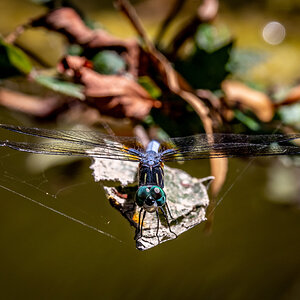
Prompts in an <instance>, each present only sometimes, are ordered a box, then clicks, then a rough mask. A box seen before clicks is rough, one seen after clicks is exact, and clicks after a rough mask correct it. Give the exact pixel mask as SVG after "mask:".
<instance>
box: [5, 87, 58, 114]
mask: <svg viewBox="0 0 300 300" xmlns="http://www.w3.org/2000/svg"><path fill="white" fill-rule="evenodd" d="M63 103H64V101H62V99H60V98H58V97H49V98H40V97H35V96H29V95H25V94H22V93H18V92H15V91H11V90H8V89H5V88H0V104H1V105H3V106H5V107H7V108H9V109H13V110H17V111H20V112H23V113H26V114H30V115H33V116H36V117H46V116H49V115H50V114H51V113H53V112H54V111H55V110H57V109H58V108H60V107H61V106H62V105H63Z"/></svg>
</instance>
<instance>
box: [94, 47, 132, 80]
mask: <svg viewBox="0 0 300 300" xmlns="http://www.w3.org/2000/svg"><path fill="white" fill-rule="evenodd" d="M92 62H93V66H94V70H95V71H97V72H99V73H101V74H106V75H111V74H120V73H123V72H124V71H125V68H126V63H125V62H124V60H123V59H122V58H121V56H120V55H119V54H118V53H117V52H115V51H109V50H104V51H100V52H98V53H97V54H96V55H95V56H93V58H92Z"/></svg>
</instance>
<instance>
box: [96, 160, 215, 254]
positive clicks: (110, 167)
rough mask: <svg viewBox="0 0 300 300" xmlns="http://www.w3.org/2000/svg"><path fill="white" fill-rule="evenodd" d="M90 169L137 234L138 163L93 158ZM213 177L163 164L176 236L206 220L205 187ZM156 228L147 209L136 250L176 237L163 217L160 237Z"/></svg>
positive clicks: (148, 247) (172, 223)
mask: <svg viewBox="0 0 300 300" xmlns="http://www.w3.org/2000/svg"><path fill="white" fill-rule="evenodd" d="M91 169H92V170H93V176H94V178H95V181H101V182H102V184H103V185H104V191H105V194H106V197H107V198H108V200H109V201H110V203H111V205H112V206H113V207H114V208H116V209H117V210H118V211H119V212H120V213H121V214H122V215H123V216H124V217H125V218H126V219H127V220H128V221H129V223H130V224H131V225H132V226H134V227H135V228H136V235H137V233H138V222H139V208H138V207H137V206H136V204H135V201H134V199H135V193H136V191H137V170H138V164H137V163H135V162H126V161H123V162H120V161H112V160H105V159H95V160H94V163H93V164H92V165H91ZM120 174H122V176H120ZM212 180H213V177H212V176H209V177H206V178H201V179H198V178H193V177H191V176H190V175H188V174H187V173H186V172H184V171H182V170H179V169H174V168H169V167H165V188H164V190H165V192H166V195H167V199H168V206H169V208H170V211H171V214H172V217H173V218H174V219H173V220H170V221H171V230H172V231H173V232H175V233H176V235H177V236H178V235H180V234H182V233H183V232H185V231H187V230H189V229H190V228H192V227H194V226H196V225H198V224H199V223H201V222H203V221H205V220H206V218H205V211H206V208H207V206H208V204H209V199H208V195H207V189H208V187H209V184H210V182H211V181H212ZM124 186H126V187H124ZM156 230H157V218H156V214H155V213H147V214H146V217H145V220H144V223H143V236H142V237H140V238H138V239H137V240H136V247H137V249H138V250H147V249H150V248H152V247H155V246H157V245H158V244H159V243H163V242H166V241H168V240H172V239H174V238H176V236H175V235H174V234H173V233H172V232H170V230H169V228H168V226H167V224H166V222H165V221H164V220H163V219H161V220H160V226H159V231H158V237H159V239H160V241H158V239H157V236H156Z"/></svg>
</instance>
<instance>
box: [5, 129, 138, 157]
mask: <svg viewBox="0 0 300 300" xmlns="http://www.w3.org/2000/svg"><path fill="white" fill-rule="evenodd" d="M0 128H2V129H7V130H11V131H14V132H17V133H22V134H27V135H32V136H37V137H42V138H48V139H52V140H53V141H51V142H49V143H24V142H13V141H0V146H7V147H10V148H12V149H16V150H19V151H26V152H32V153H42V154H54V155H75V156H90V157H98V158H108V159H118V160H132V161H138V160H139V159H140V157H141V156H142V155H143V152H141V151H142V149H143V147H142V145H141V144H140V143H139V142H138V140H137V139H136V138H129V137H111V136H109V135H106V134H102V133H100V132H97V131H79V130H51V129H41V128H28V127H21V126H13V125H5V124H0ZM132 149H135V150H138V151H132Z"/></svg>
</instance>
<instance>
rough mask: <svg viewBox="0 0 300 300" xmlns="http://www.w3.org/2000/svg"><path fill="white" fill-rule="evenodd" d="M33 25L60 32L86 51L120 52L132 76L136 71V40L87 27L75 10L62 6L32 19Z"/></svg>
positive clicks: (137, 58)
mask: <svg viewBox="0 0 300 300" xmlns="http://www.w3.org/2000/svg"><path fill="white" fill-rule="evenodd" d="M31 25H32V26H33V27H40V26H42V27H45V28H47V29H49V30H53V31H56V32H60V33H62V34H63V35H64V36H65V37H67V39H68V40H69V42H70V43H72V44H78V45H80V46H82V48H83V49H84V50H85V51H86V52H87V54H88V53H90V52H92V53H93V54H95V52H97V51H100V50H103V49H107V48H109V49H110V50H115V51H116V52H118V53H119V54H122V56H123V58H124V59H125V60H126V63H127V69H128V72H129V73H130V74H132V75H133V76H134V77H136V76H137V73H138V71H137V70H138V64H139V55H140V46H139V44H138V42H137V41H136V40H133V39H128V40H123V39H119V38H116V37H114V36H112V35H110V34H109V33H108V32H106V31H105V30H102V29H97V30H92V29H90V28H89V27H87V26H86V25H85V24H84V22H83V20H82V19H81V18H80V16H79V15H78V14H77V12H76V11H75V10H74V9H72V8H69V7H64V8H60V9H56V10H52V11H50V12H48V13H47V14H46V15H44V16H42V17H39V18H37V19H35V20H33V21H32V23H31Z"/></svg>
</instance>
